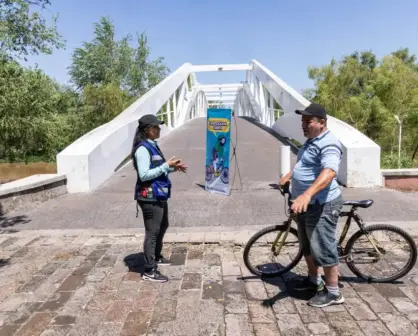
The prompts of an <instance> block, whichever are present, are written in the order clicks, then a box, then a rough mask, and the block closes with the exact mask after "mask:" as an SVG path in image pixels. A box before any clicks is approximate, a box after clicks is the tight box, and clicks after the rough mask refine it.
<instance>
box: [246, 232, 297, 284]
mask: <svg viewBox="0 0 418 336" xmlns="http://www.w3.org/2000/svg"><path fill="white" fill-rule="evenodd" d="M287 229H288V226H287V225H274V226H269V227H267V228H264V229H263V230H261V231H259V232H257V233H256V234H255V235H254V236H252V237H251V238H250V240H249V241H248V243H247V245H246V246H245V248H244V254H243V257H244V263H245V266H246V267H247V268H248V270H249V271H250V272H251V273H252V274H255V275H258V276H263V277H274V276H279V275H282V274H284V273H286V272H289V271H290V270H291V269H292V268H293V267H295V266H296V265H297V264H298V262H299V261H300V259H301V258H302V248H301V246H300V244H299V240H298V232H297V231H296V230H295V229H294V228H292V227H290V228H289V231H288V232H287Z"/></svg>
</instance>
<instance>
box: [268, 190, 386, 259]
mask: <svg viewBox="0 0 418 336" xmlns="http://www.w3.org/2000/svg"><path fill="white" fill-rule="evenodd" d="M279 190H280V192H281V194H282V195H283V197H285V198H286V196H285V195H286V194H288V195H289V198H288V201H287V203H288V210H289V216H288V219H287V221H285V222H284V225H286V227H287V228H286V231H284V238H283V240H282V241H281V242H280V244H279V246H278V247H277V249H276V245H277V243H278V241H279V240H280V238H281V236H282V234H283V232H280V233H279V234H277V237H276V239H275V240H274V242H273V244H272V249H271V251H272V252H273V253H274V255H275V256H277V255H278V254H280V251H281V249H282V247H283V245H284V242H285V241H286V238H287V235H288V233H289V230H290V227H291V225H292V221H295V223H297V215H296V214H295V213H294V212H293V211H292V210H291V206H292V201H291V198H292V196H291V193H290V190H289V184H286V185H285V186H283V190H282V189H281V188H279ZM356 210H357V207H355V206H352V207H351V210H350V211H342V212H340V215H339V217H347V220H346V222H345V224H344V227H343V231H342V232H341V235H340V237H339V240H338V245H337V246H338V248H339V250H340V249H342V244H343V242H344V240H345V238H346V237H347V234H348V230H349V229H350V226H351V220H352V219H354V221H355V222H356V223H357V225H358V226H359V228H360V230H361V231H362V232H363V233H364V235H365V236H366V237H367V239H368V240H369V241H370V243H371V244H372V245H373V247H374V249H375V250H376V252H377V253H378V255H379V256H380V255H381V252H380V250H379V248H378V247H377V246H376V245H377V243H376V242H375V241H374V239H373V238H371V237H370V235H369V234H368V232H367V228H366V225H365V223H364V221H363V219H362V218H361V217H360V215H359V214H358V213H357V212H356ZM341 258H347V256H343V255H340V259H341Z"/></svg>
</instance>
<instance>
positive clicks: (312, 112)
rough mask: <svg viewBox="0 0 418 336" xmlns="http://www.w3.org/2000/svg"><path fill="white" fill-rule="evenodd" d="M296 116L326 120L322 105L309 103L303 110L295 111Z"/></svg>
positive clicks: (325, 112)
mask: <svg viewBox="0 0 418 336" xmlns="http://www.w3.org/2000/svg"><path fill="white" fill-rule="evenodd" d="M295 112H296V114H302V115H306V116H312V117H319V118H321V119H327V111H325V108H324V107H323V106H322V105H319V104H317V103H311V104H310V105H309V106H308V107H307V108H305V109H304V110H296V111H295Z"/></svg>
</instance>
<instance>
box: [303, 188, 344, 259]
mask: <svg viewBox="0 0 418 336" xmlns="http://www.w3.org/2000/svg"><path fill="white" fill-rule="evenodd" d="M342 206H343V199H342V197H341V195H340V196H338V197H337V198H336V199H334V200H332V201H330V202H327V203H324V204H322V205H321V204H310V205H309V206H308V210H307V212H304V213H301V214H298V217H297V220H298V235H299V242H300V244H301V246H302V250H303V254H304V255H305V256H309V255H312V258H313V260H314V262H315V264H316V265H317V266H319V267H330V266H334V265H338V251H337V237H336V235H337V224H338V216H339V214H340V212H341V209H342Z"/></svg>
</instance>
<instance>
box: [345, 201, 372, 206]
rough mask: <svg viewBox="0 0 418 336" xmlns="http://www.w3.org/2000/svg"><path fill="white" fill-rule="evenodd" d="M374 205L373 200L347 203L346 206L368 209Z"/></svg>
mask: <svg viewBox="0 0 418 336" xmlns="http://www.w3.org/2000/svg"><path fill="white" fill-rule="evenodd" d="M372 204H373V200H362V201H345V202H344V205H352V206H355V207H358V208H368V207H369V206H371V205H372Z"/></svg>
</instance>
